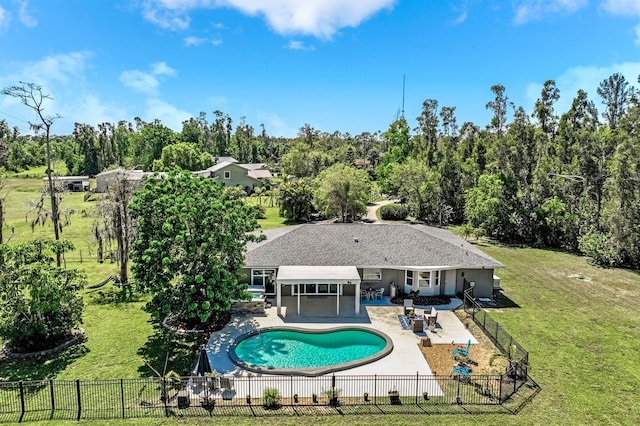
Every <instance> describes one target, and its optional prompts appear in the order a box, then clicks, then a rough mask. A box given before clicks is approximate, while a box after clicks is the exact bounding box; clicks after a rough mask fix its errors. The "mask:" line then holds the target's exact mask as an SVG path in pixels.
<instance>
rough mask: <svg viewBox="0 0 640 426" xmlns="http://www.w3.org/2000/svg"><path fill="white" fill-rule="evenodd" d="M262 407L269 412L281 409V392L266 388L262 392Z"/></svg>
mask: <svg viewBox="0 0 640 426" xmlns="http://www.w3.org/2000/svg"><path fill="white" fill-rule="evenodd" d="M262 405H263V406H264V408H266V409H267V410H274V409H276V408H280V391H279V390H278V389H276V388H265V389H264V391H263V392H262Z"/></svg>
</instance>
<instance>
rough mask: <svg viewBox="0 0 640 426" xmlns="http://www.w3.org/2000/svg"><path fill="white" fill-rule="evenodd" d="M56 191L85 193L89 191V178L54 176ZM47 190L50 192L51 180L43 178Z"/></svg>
mask: <svg viewBox="0 0 640 426" xmlns="http://www.w3.org/2000/svg"><path fill="white" fill-rule="evenodd" d="M51 180H52V183H53V187H54V189H55V190H56V191H71V192H83V191H88V190H89V176H52V177H51ZM42 181H43V183H44V188H45V190H47V191H48V190H49V178H48V177H45V178H42Z"/></svg>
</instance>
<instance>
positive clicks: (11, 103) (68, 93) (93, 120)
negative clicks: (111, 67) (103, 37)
mask: <svg viewBox="0 0 640 426" xmlns="http://www.w3.org/2000/svg"><path fill="white" fill-rule="evenodd" d="M91 57H92V54H91V52H70V53H65V54H58V55H51V56H46V57H43V58H41V59H39V60H37V61H34V62H0V64H1V66H2V69H0V87H7V86H12V85H17V84H19V82H20V81H25V82H33V83H35V84H38V85H40V86H42V93H43V94H45V95H50V96H51V99H49V100H46V101H45V103H44V107H45V114H47V115H52V116H55V115H60V116H61V117H60V118H59V119H57V120H56V121H55V123H54V125H53V127H52V131H53V132H54V133H55V134H70V133H71V132H72V131H73V126H74V123H75V122H80V123H87V124H92V125H96V124H98V123H102V122H105V121H109V122H117V121H118V120H121V119H122V118H123V117H127V116H128V114H127V112H126V110H125V109H124V108H122V107H119V106H116V105H113V104H110V103H108V102H105V101H103V100H101V99H100V98H99V97H98V96H97V95H96V94H95V93H94V91H93V90H92V89H91V88H90V87H88V83H87V81H86V79H85V76H84V73H85V71H86V69H87V68H90V66H91V64H90V62H89V59H90V58H91ZM0 105H1V106H2V109H3V111H4V112H5V113H7V114H10V115H11V116H12V117H14V118H16V120H10V122H11V124H12V125H17V126H19V127H20V130H21V131H22V132H24V133H31V131H30V130H29V126H28V124H27V122H28V121H38V119H37V117H36V116H35V115H34V113H33V112H32V111H30V110H28V109H27V108H26V107H25V106H24V105H22V104H21V103H20V102H19V101H18V100H17V99H13V98H9V97H6V96H3V97H0Z"/></svg>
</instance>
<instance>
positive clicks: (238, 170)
mask: <svg viewBox="0 0 640 426" xmlns="http://www.w3.org/2000/svg"><path fill="white" fill-rule="evenodd" d="M224 172H230V173H231V177H230V179H225V178H224ZM248 172H249V170H247V169H245V168H244V167H240V166H238V165H235V164H229V165H228V166H227V167H224V168H222V169H220V170H217V171H216V172H214V174H213V176H211V177H213V178H218V179H220V180H221V181H222V182H224V184H225V185H226V186H232V187H233V186H241V187H242V189H244V190H246V188H249V191H248V192H252V191H253V188H255V187H257V186H262V185H263V183H262V182H261V181H259V180H257V179H254V178H252V177H251V176H249V175H248V174H247V173H248Z"/></svg>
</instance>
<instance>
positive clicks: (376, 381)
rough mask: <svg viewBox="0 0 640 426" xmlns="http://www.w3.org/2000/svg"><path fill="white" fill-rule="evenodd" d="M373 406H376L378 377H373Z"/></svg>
mask: <svg viewBox="0 0 640 426" xmlns="http://www.w3.org/2000/svg"><path fill="white" fill-rule="evenodd" d="M373 405H378V375H377V374H374V375H373Z"/></svg>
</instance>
